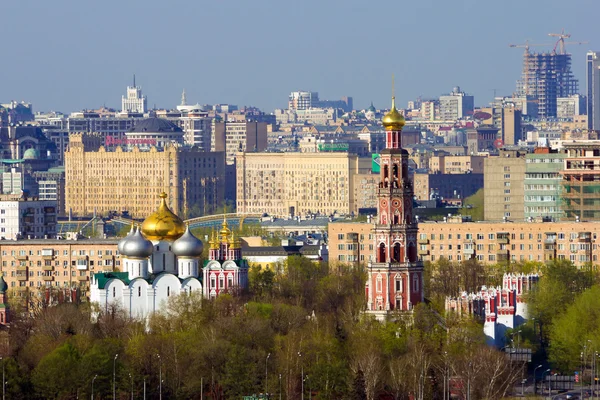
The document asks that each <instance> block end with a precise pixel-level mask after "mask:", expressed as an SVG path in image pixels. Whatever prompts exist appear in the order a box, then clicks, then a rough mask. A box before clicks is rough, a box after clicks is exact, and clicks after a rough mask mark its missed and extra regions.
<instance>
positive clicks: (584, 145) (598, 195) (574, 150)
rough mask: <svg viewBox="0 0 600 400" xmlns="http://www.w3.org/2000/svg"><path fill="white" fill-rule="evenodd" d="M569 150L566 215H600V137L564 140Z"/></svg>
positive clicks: (565, 179)
mask: <svg viewBox="0 0 600 400" xmlns="http://www.w3.org/2000/svg"><path fill="white" fill-rule="evenodd" d="M562 145H563V148H564V151H565V153H566V156H565V158H564V165H563V170H562V171H561V175H562V185H563V190H562V196H563V207H564V217H565V218H566V219H570V220H577V219H579V220H584V219H585V220H590V219H592V220H598V219H600V141H597V140H587V141H579V142H578V141H573V142H570V141H569V142H563V144H562Z"/></svg>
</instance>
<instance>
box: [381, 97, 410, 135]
mask: <svg viewBox="0 0 600 400" xmlns="http://www.w3.org/2000/svg"><path fill="white" fill-rule="evenodd" d="M381 122H383V126H384V127H385V129H386V130H391V131H399V130H402V127H403V126H404V123H405V120H404V116H403V115H402V114H400V113H399V112H398V110H396V98H395V97H392V109H391V110H390V111H389V112H388V113H387V114H385V116H384V117H383V119H382V120H381Z"/></svg>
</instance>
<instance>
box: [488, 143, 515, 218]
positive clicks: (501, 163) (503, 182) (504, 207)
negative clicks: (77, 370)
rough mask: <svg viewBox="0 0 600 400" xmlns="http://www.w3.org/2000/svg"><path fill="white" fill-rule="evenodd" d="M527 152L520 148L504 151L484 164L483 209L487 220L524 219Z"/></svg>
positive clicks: (489, 158)
mask: <svg viewBox="0 0 600 400" xmlns="http://www.w3.org/2000/svg"><path fill="white" fill-rule="evenodd" d="M524 156H525V154H524V153H523V152H520V151H517V150H500V155H498V156H497V157H488V158H486V159H485V163H484V173H483V187H484V201H483V203H484V204H483V212H484V219H486V220H494V221H498V220H500V221H501V220H503V219H505V218H506V219H508V220H513V221H519V220H523V218H524V203H523V202H524V191H523V182H524V180H525V157H524Z"/></svg>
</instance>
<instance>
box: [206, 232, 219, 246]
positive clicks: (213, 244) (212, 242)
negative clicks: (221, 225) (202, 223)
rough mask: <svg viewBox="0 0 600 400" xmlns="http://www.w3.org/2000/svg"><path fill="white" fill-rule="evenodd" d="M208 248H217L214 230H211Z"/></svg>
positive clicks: (217, 243)
mask: <svg viewBox="0 0 600 400" xmlns="http://www.w3.org/2000/svg"><path fill="white" fill-rule="evenodd" d="M208 244H209V245H210V248H211V249H213V250H217V249H218V248H219V242H218V241H217V238H216V234H215V231H214V230H212V231H211V234H210V241H209V242H208Z"/></svg>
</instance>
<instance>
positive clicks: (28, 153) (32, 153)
mask: <svg viewBox="0 0 600 400" xmlns="http://www.w3.org/2000/svg"><path fill="white" fill-rule="evenodd" d="M38 158H40V152H39V151H37V150H36V149H27V150H25V152H24V153H23V159H24V160H37V159H38Z"/></svg>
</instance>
